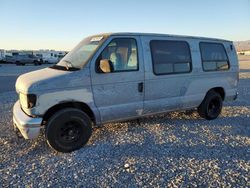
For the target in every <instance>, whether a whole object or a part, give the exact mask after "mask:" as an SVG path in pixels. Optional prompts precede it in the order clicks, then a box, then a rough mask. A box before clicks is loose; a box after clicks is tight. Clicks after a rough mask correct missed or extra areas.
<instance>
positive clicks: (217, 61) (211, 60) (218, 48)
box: [200, 42, 229, 71]
mask: <svg viewBox="0 0 250 188" xmlns="http://www.w3.org/2000/svg"><path fill="white" fill-rule="evenodd" d="M200 51H201V59H202V67H203V70H204V71H220V70H228V69H229V61H228V57H227V54H226V50H225V48H224V46H223V45H222V44H220V43H208V42H201V43H200Z"/></svg>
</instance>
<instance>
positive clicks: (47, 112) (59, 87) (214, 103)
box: [13, 33, 239, 152]
mask: <svg viewBox="0 0 250 188" xmlns="http://www.w3.org/2000/svg"><path fill="white" fill-rule="evenodd" d="M238 81H239V64H238V59H237V54H236V51H235V48H234V46H233V43H232V42H231V41H227V40H220V39H212V38H203V37H188V36H174V35H162V34H143V33H114V34H101V35H97V36H92V37H88V38H86V39H84V40H83V41H82V42H81V43H79V44H78V45H77V46H76V47H75V48H74V49H73V50H72V51H71V52H69V53H68V54H67V55H66V56H65V57H64V58H63V59H62V60H61V61H60V62H59V63H58V64H56V65H54V66H52V67H49V68H45V69H41V70H38V71H35V72H30V73H26V74H24V75H21V76H20V77H19V78H18V79H17V82H16V91H17V92H18V94H19V101H17V102H16V103H15V105H14V108H13V122H14V127H16V128H18V129H19V130H20V132H21V133H22V135H23V137H24V138H26V139H33V138H36V137H37V136H38V135H39V133H40V130H41V129H42V128H45V132H44V133H45V136H46V140H47V142H48V144H49V145H50V146H51V147H52V148H54V149H55V150H57V151H60V152H70V151H73V150H76V149H79V148H81V147H82V146H84V145H85V144H86V143H87V142H88V140H89V138H90V136H91V133H92V126H93V125H94V124H103V123H108V122H113V121H121V120H128V119H135V118H139V117H142V116H148V115H152V114H159V113H164V112H169V111H175V110H186V109H192V108H196V109H197V111H198V113H199V115H200V116H201V117H202V118H205V119H207V120H213V119H215V118H217V117H218V116H219V114H220V113H221V109H222V106H223V102H224V101H232V100H235V99H236V98H237V95H238V92H237V85H238Z"/></svg>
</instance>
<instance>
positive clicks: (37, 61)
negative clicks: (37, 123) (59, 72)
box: [6, 54, 42, 65]
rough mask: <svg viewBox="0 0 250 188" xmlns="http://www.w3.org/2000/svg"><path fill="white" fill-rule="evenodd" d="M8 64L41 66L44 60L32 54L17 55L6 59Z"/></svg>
mask: <svg viewBox="0 0 250 188" xmlns="http://www.w3.org/2000/svg"><path fill="white" fill-rule="evenodd" d="M6 62H8V63H14V64H16V65H26V64H34V65H41V64H42V59H41V58H40V57H37V56H35V55H32V54H17V55H13V56H11V57H9V58H8V59H6Z"/></svg>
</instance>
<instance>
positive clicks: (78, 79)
mask: <svg viewBox="0 0 250 188" xmlns="http://www.w3.org/2000/svg"><path fill="white" fill-rule="evenodd" d="M85 72H86V70H85ZM83 77H88V78H89V74H84V73H83V70H79V71H73V72H71V71H63V70H57V69H52V68H45V69H41V70H37V71H32V72H29V73H26V74H23V75H21V76H19V77H18V78H17V81H16V91H17V92H18V93H19V92H21V93H24V94H28V93H34V94H35V93H37V92H38V91H46V90H58V89H62V88H64V89H65V88H70V87H80V86H83V85H84V84H83V83H84V80H83V79H85V78H83Z"/></svg>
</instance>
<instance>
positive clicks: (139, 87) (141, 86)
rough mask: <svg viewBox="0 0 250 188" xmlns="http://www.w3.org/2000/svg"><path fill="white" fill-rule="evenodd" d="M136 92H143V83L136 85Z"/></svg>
mask: <svg viewBox="0 0 250 188" xmlns="http://www.w3.org/2000/svg"><path fill="white" fill-rule="evenodd" d="M138 91H139V92H140V93H142V92H143V82H140V83H138Z"/></svg>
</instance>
